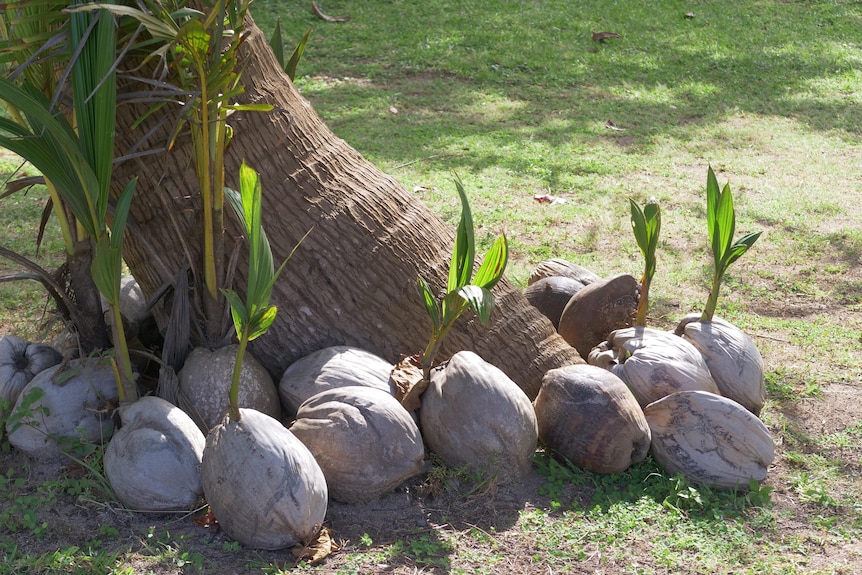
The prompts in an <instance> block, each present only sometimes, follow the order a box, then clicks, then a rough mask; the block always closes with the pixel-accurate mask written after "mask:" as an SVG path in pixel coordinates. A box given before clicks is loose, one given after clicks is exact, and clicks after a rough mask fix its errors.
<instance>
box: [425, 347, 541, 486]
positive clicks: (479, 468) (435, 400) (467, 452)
mask: <svg viewBox="0 0 862 575" xmlns="http://www.w3.org/2000/svg"><path fill="white" fill-rule="evenodd" d="M419 418H420V422H421V429H422V437H423V438H424V439H425V444H426V445H427V446H428V448H429V449H431V450H432V451H433V452H434V453H436V454H437V455H438V456H439V457H440V459H442V460H443V462H444V463H445V464H446V465H447V466H449V467H451V468H454V469H459V468H462V467H466V468H468V469H469V470H471V471H473V472H477V473H480V474H483V475H486V476H490V477H495V478H496V480H497V481H498V482H500V483H515V482H519V481H521V480H523V478H524V477H525V476H526V475H527V473H529V471H530V467H531V465H532V461H533V455H534V454H535V451H536V443H537V441H538V429H537V426H536V414H535V411H534V410H533V405H532V403H530V400H529V399H528V398H527V396H526V395H525V394H524V392H523V391H522V390H521V388H520V387H518V385H517V384H516V383H515V382H513V381H512V380H511V379H509V377H508V376H507V375H506V374H505V373H503V372H502V371H501V370H500V369H498V368H497V367H495V366H493V365H491V364H490V363H487V362H486V361H484V360H483V359H482V358H481V357H479V356H478V355H476V354H475V353H473V352H470V351H461V352H459V353H456V354H455V355H454V356H452V359H450V360H449V361H448V362H447V363H446V364H445V365H444V366H442V367H440V368H437V369H435V370H434V371H432V373H431V382H430V384H429V386H428V389H427V390H426V391H425V393H424V394H423V395H422V407H421V408H420V410H419Z"/></svg>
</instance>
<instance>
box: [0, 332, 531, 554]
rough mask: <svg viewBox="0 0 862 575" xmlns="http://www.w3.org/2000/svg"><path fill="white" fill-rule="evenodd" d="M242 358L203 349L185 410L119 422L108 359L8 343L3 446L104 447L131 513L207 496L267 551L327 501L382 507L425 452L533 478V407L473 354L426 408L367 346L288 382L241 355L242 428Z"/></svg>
mask: <svg viewBox="0 0 862 575" xmlns="http://www.w3.org/2000/svg"><path fill="white" fill-rule="evenodd" d="M235 358H236V346H226V347H223V348H220V349H217V350H215V351H210V350H207V349H196V350H193V351H192V353H191V354H190V355H189V356H188V358H187V359H186V361H185V364H184V366H183V368H182V369H181V370H180V372H179V373H178V374H177V380H178V392H177V395H176V397H177V401H176V403H177V405H174V404H173V403H171V402H169V401H166V400H165V399H162V398H160V397H156V396H146V397H143V398H141V399H139V400H138V401H136V402H134V403H131V404H128V405H123V406H120V408H119V417H112V415H113V414H114V413H115V412H116V411H117V403H116V396H117V391H116V380H115V377H114V370H113V368H112V366H111V362H110V359H109V358H103V357H91V358H86V359H71V360H69V359H64V358H63V356H62V354H60V353H59V352H57V351H56V350H55V349H54V348H52V347H51V346H48V345H45V344H41V343H30V342H27V341H24V340H22V339H20V338H17V337H15V336H3V337H2V338H0V394H2V397H3V398H4V399H5V400H6V402H8V403H9V404H11V405H12V406H13V407H12V408H11V412H10V413H6V414H3V415H5V416H6V417H5V419H6V422H7V429H6V431H7V433H8V440H9V442H10V443H11V444H12V446H13V447H15V448H16V449H18V450H20V451H23V452H25V453H27V454H29V455H31V456H33V457H39V458H63V457H65V456H66V455H67V454H68V449H69V448H70V446H71V445H72V444H74V443H76V442H77V443H80V442H107V447H106V449H105V455H104V469H105V474H106V476H107V478H108V480H109V482H110V484H111V487H112V489H113V490H114V492H115V494H116V496H117V498H118V499H119V500H120V501H122V502H123V504H125V505H126V506H127V507H128V508H130V509H132V510H137V511H144V512H166V511H173V510H188V509H191V508H194V507H195V506H197V505H198V504H199V503H200V501H201V499H202V498H205V499H206V501H207V503H208V504H209V505H210V508H211V510H212V512H213V514H214V515H215V517H216V518H217V519H218V522H219V524H220V526H221V527H222V529H223V530H224V531H225V532H226V533H227V534H228V535H229V536H230V537H232V538H234V539H236V540H237V541H239V542H241V543H243V544H244V545H247V546H250V547H255V548H261V549H279V548H284V547H289V546H293V545H295V544H297V543H307V542H308V541H310V540H311V539H313V538H314V537H315V535H316V534H317V532H318V531H319V530H320V527H321V525H322V523H323V521H324V518H325V515H326V510H327V504H328V501H329V500H330V498H331V499H332V500H335V501H341V502H346V503H358V502H366V501H370V500H374V499H376V498H378V497H380V496H381V495H383V494H385V493H387V492H390V491H392V490H393V489H395V488H396V487H397V486H398V485H400V484H401V483H403V482H404V481H405V480H406V479H408V478H409V477H412V476H413V475H416V474H417V473H419V472H420V471H421V470H422V469H423V467H424V466H425V459H426V450H429V451H431V452H433V453H435V454H436V455H437V456H438V457H439V458H440V459H441V460H442V461H443V462H445V463H446V464H447V465H449V466H451V467H453V468H458V469H460V468H464V467H465V466H466V467H468V468H470V469H472V470H473V471H475V472H477V473H481V474H483V475H484V476H486V477H495V478H496V480H497V481H498V482H500V483H510V482H518V481H520V480H522V479H523V478H524V476H525V475H526V474H527V473H529V471H530V468H531V465H532V459H533V455H534V453H535V450H536V447H537V440H538V432H537V423H536V416H535V412H534V410H533V406H532V404H531V402H530V399H529V398H528V397H527V396H526V395H525V394H524V392H523V391H522V390H521V389H520V388H519V387H518V386H517V384H515V383H514V382H513V381H512V380H511V379H509V378H508V377H507V376H506V375H505V374H504V373H503V372H502V371H500V370H499V369H498V368H496V367H494V366H492V365H490V364H488V363H486V362H485V361H483V360H482V359H481V358H480V357H479V356H477V355H476V354H474V353H472V352H461V353H458V354H456V355H455V356H454V357H452V358H451V359H450V361H448V362H447V363H446V364H445V365H444V366H441V367H440V368H437V369H435V370H433V372H432V374H431V378H430V385H429V386H428V389H427V390H426V391H425V393H424V394H423V396H422V403H421V409H420V410H418V411H417V410H413V411H408V409H406V408H405V407H403V406H402V403H401V402H400V401H399V399H396V395H397V394H398V389H397V387H398V386H397V385H396V384H395V383H394V381H393V379H392V378H391V377H390V376H391V374H392V372H393V369H394V368H395V366H394V365H393V364H391V363H389V362H387V361H385V360H384V359H382V358H380V357H378V356H376V355H374V354H371V353H369V352H367V351H363V350H361V349H357V348H352V347H345V346H337V347H330V348H326V349H322V350H319V351H317V352H314V353H312V354H310V355H309V356H307V357H305V358H302V359H300V360H298V361H297V362H295V363H293V364H292V365H291V366H289V367H288V368H287V370H286V371H285V372H284V374H283V375H282V377H281V379H280V380H279V381H278V382H277V383H276V382H274V381H273V380H272V379H271V377H270V376H269V374H268V372H267V371H266V370H265V369H264V368H263V367H262V366H261V365H260V364H259V363H258V362H257V361H256V360H255V359H254V358H253V357H252V356H250V355H248V354H246V356H245V359H244V361H243V366H242V374H241V378H240V381H241V384H240V397H239V404H240V405H241V406H242V408H241V409H240V417H239V418H238V420H237V421H231V420H229V419H228V418H226V417H225V413H226V411H227V408H228V403H229V402H228V388H229V386H230V380H231V374H232V372H233V367H234V362H235ZM120 421H121V425H119V426H116V425H115V424H116V423H118V422H120ZM420 427H421V430H422V431H421V433H420Z"/></svg>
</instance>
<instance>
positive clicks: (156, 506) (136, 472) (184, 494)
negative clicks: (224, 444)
mask: <svg viewBox="0 0 862 575" xmlns="http://www.w3.org/2000/svg"><path fill="white" fill-rule="evenodd" d="M120 418H121V420H122V423H123V425H122V427H120V429H118V430H117V432H116V433H114V436H113V437H112V438H111V442H110V443H109V444H108V448H107V449H106V450H105V459H104V463H105V475H106V476H107V478H108V481H109V482H110V483H111V488H112V489H113V490H114V493H116V495H117V497H118V498H119V499H120V501H122V502H123V503H124V504H125V505H126V506H127V507H129V508H130V509H134V510H136V511H183V510H188V509H191V508H192V507H194V506H195V505H196V504H197V503H198V502H199V500H200V499H201V498H202V497H203V487H202V486H201V456H202V455H203V451H204V445H205V443H206V440H205V438H204V434H203V433H202V432H201V430H200V429H198V426H197V425H195V422H194V421H192V419H191V418H190V417H189V416H188V415H187V414H186V413H185V412H184V411H183V410H182V409H180V408H179V407H177V406H175V405H172V404H171V403H168V402H167V401H165V400H164V399H161V398H158V397H154V396H147V397H142V398H140V399H139V400H138V401H136V402H134V403H132V404H129V405H125V406H122V407H120Z"/></svg>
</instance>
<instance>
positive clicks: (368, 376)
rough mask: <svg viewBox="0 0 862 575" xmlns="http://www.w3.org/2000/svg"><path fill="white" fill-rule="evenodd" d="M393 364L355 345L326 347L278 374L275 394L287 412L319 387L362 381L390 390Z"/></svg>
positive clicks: (319, 389)
mask: <svg viewBox="0 0 862 575" xmlns="http://www.w3.org/2000/svg"><path fill="white" fill-rule="evenodd" d="M392 367H393V366H392V364H391V363H389V362H388V361H386V360H385V359H383V358H381V357H378V356H376V355H374V354H373V353H370V352H367V351H365V350H362V349H358V348H355V347H349V346H344V345H339V346H333V347H327V348H324V349H321V350H318V351H315V352H314V353H311V354H309V355H307V356H305V357H303V358H301V359H299V360H297V361H295V362H294V363H292V364H291V365H290V366H289V367H288V368H287V369H286V370H285V371H284V374H283V375H282V376H281V380H280V381H279V384H278V394H279V397H281V404H282V406H283V407H284V409H285V411H287V413H288V414H290V415H295V414H296V410H297V409H299V406H300V405H301V404H302V402H304V401H305V400H307V399H308V398H309V397H311V396H312V395H316V394H318V393H320V392H321V391H326V390H328V389H335V388H338V387H348V386H354V385H361V386H364V387H373V388H376V389H380V390H382V391H384V392H386V393H389V394H392V393H393V391H394V390H393V387H392V384H391V383H390V381H389V373H390V372H391V371H392Z"/></svg>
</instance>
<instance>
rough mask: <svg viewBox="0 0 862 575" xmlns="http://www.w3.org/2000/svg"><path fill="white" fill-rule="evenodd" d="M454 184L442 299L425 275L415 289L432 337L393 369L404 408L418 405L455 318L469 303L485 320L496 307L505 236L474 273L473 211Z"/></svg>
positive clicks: (460, 187)
mask: <svg viewBox="0 0 862 575" xmlns="http://www.w3.org/2000/svg"><path fill="white" fill-rule="evenodd" d="M455 187H456V188H457V189H458V195H459V196H460V197H461V220H460V221H459V223H458V230H457V232H456V234H455V245H454V247H453V250H452V260H451V263H450V264H449V278H448V281H447V283H446V294H445V295H444V296H443V300H442V301H441V302H438V301H437V298H436V297H435V295H434V291H433V290H432V289H431V286H430V285H428V282H427V281H425V278H423V277H422V276H419V277H418V282H419V293H420V295H421V296H422V302H423V303H424V304H425V311H427V312H428V317H429V318H430V319H431V338H430V339H429V341H428V346H427V347H426V348H425V351H424V352H422V354H421V355H413V356H406V357H404V358H403V359H402V360H401V362H399V363H398V364H396V366H395V368H394V369H393V370H392V382H393V383H394V384H395V386H396V387H397V390H396V397H397V398H398V399H399V400H400V401H401V404H402V405H403V406H404V407H405V409H407V410H408V411H413V410H414V409H417V408H418V407H419V403H420V402H419V397H420V396H421V395H422V393H423V392H424V391H425V390H426V389H427V388H428V384H429V383H430V381H431V378H430V376H431V368H432V367H434V365H435V364H434V360H435V358H436V356H437V351H438V350H439V349H440V345H441V344H442V343H443V340H444V338H445V337H446V334H447V333H449V330H450V329H451V328H452V326H453V325H454V324H455V320H457V319H458V318H459V317H460V316H461V314H462V313H464V312H465V311H466V310H467V308H468V307H469V308H470V309H472V310H473V311H474V312H475V313H476V317H478V318H479V321H480V322H482V324H483V325H484V324H487V323H488V320H489V319H490V317H491V312H492V311H493V309H494V295H493V294H492V293H491V289H492V288H493V287H494V286H495V285H497V282H499V281H500V278H502V277H503V272H504V271H505V269H506V263H507V262H508V260H509V249H508V244H507V243H506V236H505V235H502V236H500V237H498V238H497V239H496V240H495V241H494V244H493V245H492V246H491V249H490V250H488V252H487V253H486V254H485V257H484V259H483V260H482V265H481V266H479V269H478V270H477V271H476V275H475V276H474V275H473V264H474V260H475V255H476V241H475V238H474V235H473V215H472V213H471V212H470V203H469V202H468V201H467V193H466V192H465V191H464V186H463V185H462V184H461V180H460V179H459V178H457V177H456V178H455Z"/></svg>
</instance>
